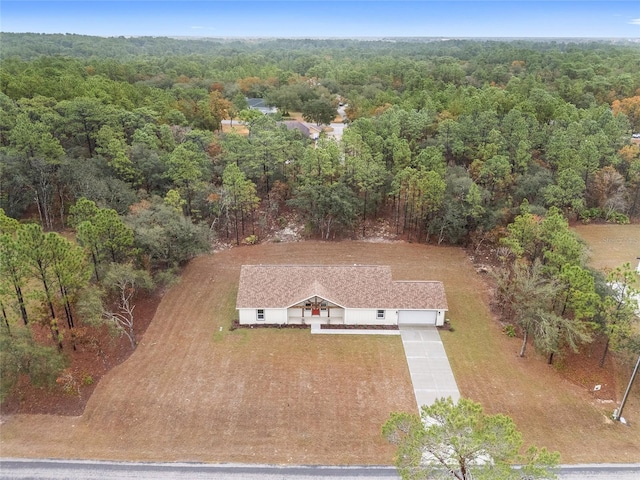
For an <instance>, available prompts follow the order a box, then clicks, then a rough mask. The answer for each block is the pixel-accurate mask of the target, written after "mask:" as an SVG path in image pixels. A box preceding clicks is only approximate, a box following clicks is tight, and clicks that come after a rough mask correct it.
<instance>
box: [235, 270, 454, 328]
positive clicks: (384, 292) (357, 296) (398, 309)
mask: <svg viewBox="0 0 640 480" xmlns="http://www.w3.org/2000/svg"><path fill="white" fill-rule="evenodd" d="M236 309H237V310H238V315H239V321H240V323H241V324H245V325H247V324H260V323H269V324H281V325H284V324H313V323H319V324H344V325H443V324H444V317H445V312H446V311H447V310H448V306H447V298H446V295H445V292H444V286H443V284H442V282H435V281H394V280H393V279H392V276H391V267H389V266H382V265H243V266H242V268H241V270H240V283H239V286H238V296H237V300H236Z"/></svg>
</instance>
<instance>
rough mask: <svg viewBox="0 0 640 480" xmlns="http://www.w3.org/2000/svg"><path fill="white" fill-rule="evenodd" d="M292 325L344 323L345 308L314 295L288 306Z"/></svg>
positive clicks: (289, 321)
mask: <svg viewBox="0 0 640 480" xmlns="http://www.w3.org/2000/svg"><path fill="white" fill-rule="evenodd" d="M287 323H288V324H290V325H343V324H344V308H342V307H341V306H339V305H336V304H334V303H332V302H329V301H328V300H325V299H324V298H322V297H318V296H314V297H311V298H308V299H307V300H305V301H303V302H300V303H298V304H296V305H292V306H290V307H289V308H287Z"/></svg>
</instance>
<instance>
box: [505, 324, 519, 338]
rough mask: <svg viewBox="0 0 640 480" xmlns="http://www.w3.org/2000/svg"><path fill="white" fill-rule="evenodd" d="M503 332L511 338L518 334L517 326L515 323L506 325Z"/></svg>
mask: <svg viewBox="0 0 640 480" xmlns="http://www.w3.org/2000/svg"><path fill="white" fill-rule="evenodd" d="M502 332H503V333H504V334H505V335H506V336H507V337H509V338H513V337H515V336H516V328H515V327H514V326H513V325H505V326H504V328H503V329H502Z"/></svg>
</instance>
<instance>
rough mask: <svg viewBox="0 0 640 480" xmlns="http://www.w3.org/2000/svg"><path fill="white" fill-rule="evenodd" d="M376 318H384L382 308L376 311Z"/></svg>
mask: <svg viewBox="0 0 640 480" xmlns="http://www.w3.org/2000/svg"><path fill="white" fill-rule="evenodd" d="M376 318H377V319H378V320H384V310H378V311H377V313H376Z"/></svg>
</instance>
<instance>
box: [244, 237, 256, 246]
mask: <svg viewBox="0 0 640 480" xmlns="http://www.w3.org/2000/svg"><path fill="white" fill-rule="evenodd" d="M244 243H246V244H247V245H255V244H256V243H258V236H257V235H249V236H248V237H247V238H245V239H244Z"/></svg>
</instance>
